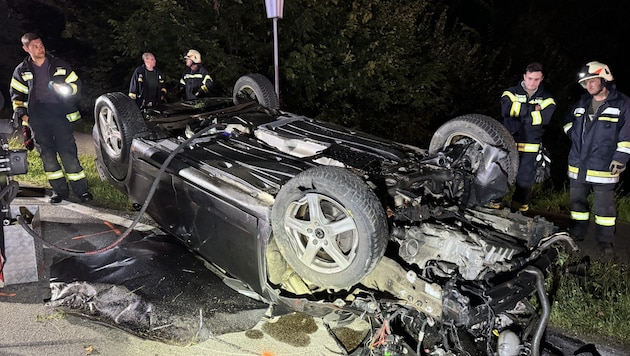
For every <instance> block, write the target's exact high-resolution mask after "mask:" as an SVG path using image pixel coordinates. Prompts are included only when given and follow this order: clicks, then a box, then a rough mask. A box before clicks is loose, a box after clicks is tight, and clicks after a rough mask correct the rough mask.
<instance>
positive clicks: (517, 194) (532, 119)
mask: <svg viewBox="0 0 630 356" xmlns="http://www.w3.org/2000/svg"><path fill="white" fill-rule="evenodd" d="M543 78H544V76H543V68H542V65H541V64H540V63H536V62H534V63H530V64H529V65H527V67H526V68H525V73H524V74H523V80H522V81H521V83H520V84H519V85H517V86H513V87H511V88H509V89H508V90H506V91H504V92H503V95H501V116H502V117H503V124H504V125H505V127H506V128H507V129H508V130H509V131H510V133H511V134H512V136H513V137H514V140H515V141H516V143H517V145H518V152H519V166H518V174H517V176H516V187H515V190H514V194H513V196H512V204H511V207H512V209H515V210H519V211H527V210H529V200H530V195H531V191H532V185H534V178H535V176H536V156H538V153H539V150H540V149H541V142H542V136H543V133H544V132H545V127H546V126H547V125H548V124H549V122H550V121H551V116H552V115H553V112H554V110H555V109H556V102H555V101H554V100H553V98H552V97H551V94H549V92H547V91H545V89H544V87H543V84H542V80H543Z"/></svg>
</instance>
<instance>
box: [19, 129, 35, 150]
mask: <svg viewBox="0 0 630 356" xmlns="http://www.w3.org/2000/svg"><path fill="white" fill-rule="evenodd" d="M22 136H24V147H26V149H27V150H29V151H32V150H33V148H35V141H34V140H33V133H32V131H31V128H30V127H29V126H25V125H22Z"/></svg>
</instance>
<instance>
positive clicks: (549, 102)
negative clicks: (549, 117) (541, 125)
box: [538, 98, 556, 110]
mask: <svg viewBox="0 0 630 356" xmlns="http://www.w3.org/2000/svg"><path fill="white" fill-rule="evenodd" d="M538 105H540V108H541V109H543V110H544V109H545V108H547V106H549V105H556V101H555V100H553V98H547V99H545V100H543V101H542V102H540V103H539V104H538Z"/></svg>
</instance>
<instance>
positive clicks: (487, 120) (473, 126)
mask: <svg viewBox="0 0 630 356" xmlns="http://www.w3.org/2000/svg"><path fill="white" fill-rule="evenodd" d="M463 139H473V140H475V141H477V142H482V143H486V144H490V145H493V146H497V147H500V148H502V149H504V150H506V151H507V152H508V154H507V156H506V157H505V158H504V159H502V160H501V161H499V165H500V166H501V167H502V168H503V169H504V170H505V172H506V173H507V176H508V182H509V183H510V184H513V183H514V181H515V180H516V174H517V173H518V151H517V149H516V142H515V141H514V138H513V137H512V135H511V134H510V132H509V131H508V129H507V128H506V127H505V126H503V124H502V123H500V122H499V121H497V120H495V119H494V118H492V117H489V116H485V115H480V114H468V115H462V116H458V117H456V118H454V119H451V120H449V121H448V122H446V123H445V124H444V125H442V126H440V127H439V128H438V129H437V130H436V131H435V133H434V134H433V137H432V138H431V143H430V144H429V153H430V154H433V153H436V152H437V151H439V150H441V149H443V148H444V147H446V146H448V145H450V144H453V143H456V142H458V141H460V140H463Z"/></svg>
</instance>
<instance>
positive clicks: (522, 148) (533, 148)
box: [518, 143, 540, 152]
mask: <svg viewBox="0 0 630 356" xmlns="http://www.w3.org/2000/svg"><path fill="white" fill-rule="evenodd" d="M539 149H540V144H539V143H519V144H518V151H519V152H538V150H539Z"/></svg>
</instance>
